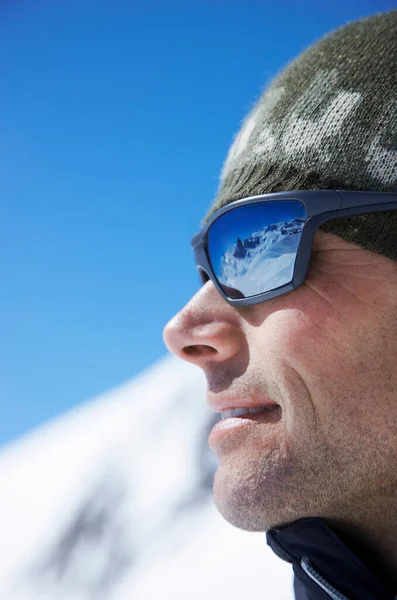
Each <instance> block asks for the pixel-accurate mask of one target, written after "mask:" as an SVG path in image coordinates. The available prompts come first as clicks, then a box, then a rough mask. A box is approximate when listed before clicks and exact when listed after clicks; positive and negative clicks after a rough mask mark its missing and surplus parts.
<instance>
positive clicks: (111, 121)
mask: <svg viewBox="0 0 397 600" xmlns="http://www.w3.org/2000/svg"><path fill="white" fill-rule="evenodd" d="M392 7H395V3H394V2H391V1H388V2H386V1H382V0H376V1H372V2H371V1H365V0H360V1H356V2H355V1H352V0H345V1H344V2H338V1H335V2H327V3H322V2H310V1H304V0H302V1H300V2H296V1H292V0H290V1H287V0H285V1H284V0H280V1H279V2H273V1H270V0H268V1H266V0H262V1H261V2H259V1H254V0H252V1H250V0H245V1H244V2H243V1H242V0H241V1H239V2H236V1H233V0H228V1H226V0H224V1H222V0H217V1H215V0H213V1H212V2H210V1H204V0H202V1H198V0H197V1H195V0H192V1H191V2H150V1H145V2H143V0H142V1H141V2H131V0H130V1H122V0H112V2H110V1H104V0H96V1H95V2H88V1H84V2H82V1H81V0H57V1H56V2H51V1H50V0H47V1H44V0H35V2H29V1H28V0H25V1H22V0H20V1H16V2H11V0H8V1H6V0H4V1H3V2H0V54H1V56H2V61H1V63H0V81H1V98H2V102H1V106H2V110H1V113H2V114H1V134H0V152H1V162H0V170H1V178H0V180H1V187H2V190H1V200H0V202H1V204H0V214H1V258H2V260H1V261H0V276H1V291H2V293H1V296H0V309H1V310H0V327H1V338H0V398H1V420H0V444H4V443H6V442H8V441H11V440H12V439H14V438H16V437H17V436H18V435H21V434H22V433H24V432H26V431H28V430H29V429H31V428H32V427H34V426H36V425H38V424H40V423H42V422H44V421H46V420H47V419H49V418H51V417H54V416H55V415H58V414H60V413H62V412H64V411H65V410H67V409H69V408H71V407H72V406H74V405H76V404H78V403H80V402H82V401H84V400H87V399H89V398H91V397H93V396H95V395H97V394H99V393H101V392H103V391H105V390H107V389H108V388H111V387H113V386H115V385H118V384H120V383H122V382H123V381H125V380H127V379H129V378H131V377H132V376H134V375H136V374H137V373H138V372H139V371H140V370H142V369H143V368H145V367H146V366H148V365H150V364H151V363H152V362H154V361H155V360H157V359H158V358H160V357H161V356H163V355H164V353H165V348H164V346H163V342H162V336H161V332H162V328H163V326H164V324H165V323H166V322H167V320H168V319H169V318H170V317H171V316H172V315H173V314H174V312H175V311H177V310H178V308H180V307H181V306H182V305H183V304H184V303H185V302H186V301H187V300H188V298H189V297H190V296H191V295H192V294H193V293H194V292H195V290H196V289H197V287H198V276H197V274H196V272H195V268H194V262H193V255H192V253H191V251H190V249H189V246H190V238H191V236H192V235H193V234H194V233H196V232H197V231H198V229H199V227H200V222H201V219H202V217H203V216H204V214H205V212H206V210H207V209H208V207H209V205H210V204H211V202H212V199H213V198H214V195H215V193H216V189H217V185H218V176H219V172H220V169H221V166H222V163H223V161H224V159H225V156H226V152H227V149H228V146H229V145H230V143H231V141H232V138H233V136H234V135H235V134H236V133H237V131H238V129H239V125H240V123H241V121H242V119H243V118H244V116H245V115H246V114H247V112H248V111H249V109H250V108H251V106H252V105H253V103H254V102H255V101H256V100H257V99H258V97H259V96H260V93H261V91H262V89H263V87H264V85H265V84H266V83H267V82H269V80H270V79H271V78H272V77H273V76H274V75H275V74H276V72H277V71H278V70H279V69H280V68H282V67H283V66H284V65H285V64H286V62H288V61H289V60H291V59H292V58H293V57H294V56H296V55H297V54H298V53H299V52H300V51H301V50H303V49H304V48H306V47H307V46H308V45H310V44H311V43H312V42H313V41H315V40H316V39H318V38H319V37H321V36H322V35H323V34H324V33H326V32H328V31H330V30H331V29H333V28H335V27H337V26H339V25H342V24H344V23H345V22H346V21H348V20H353V19H356V18H359V17H361V16H364V15H369V14H373V13H375V12H379V11H381V10H386V9H388V8H392Z"/></svg>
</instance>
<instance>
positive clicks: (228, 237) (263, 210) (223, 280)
mask: <svg viewBox="0 0 397 600" xmlns="http://www.w3.org/2000/svg"><path fill="white" fill-rule="evenodd" d="M305 218H306V215H305V207H304V205H303V204H302V203H301V202H298V201H283V202H281V201H279V202H266V203H263V204H260V203H256V204H248V205H245V206H241V207H239V208H234V209H232V210H230V211H229V212H227V213H225V214H224V215H222V216H220V217H219V218H218V219H217V220H216V221H214V223H213V224H212V225H211V227H210V229H209V231H208V253H209V260H210V262H211V266H212V268H213V270H214V273H215V275H216V277H217V279H218V281H219V284H220V285H221V287H222V289H223V291H224V292H225V294H226V295H227V296H228V297H229V298H248V297H250V296H256V295H257V294H262V293H263V292H268V291H270V290H274V289H276V288H278V287H281V286H283V285H286V284H287V283H290V282H291V281H292V278H293V273H294V267H295V259H296V253H297V250H298V246H299V242H300V238H301V234H302V229H303V226H304V224H305Z"/></svg>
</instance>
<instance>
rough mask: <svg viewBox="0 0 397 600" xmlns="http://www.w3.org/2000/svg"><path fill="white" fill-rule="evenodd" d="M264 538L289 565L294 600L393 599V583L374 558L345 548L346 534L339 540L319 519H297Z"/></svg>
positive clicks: (395, 599)
mask: <svg viewBox="0 0 397 600" xmlns="http://www.w3.org/2000/svg"><path fill="white" fill-rule="evenodd" d="M266 537H267V543H268V545H269V546H270V547H271V548H272V550H273V551H274V552H275V553H276V554H277V556H279V557H280V558H282V559H283V560H286V561H288V562H289V563H291V564H292V565H293V570H294V592H295V599H296V600H330V598H331V599H332V600H397V583H396V580H394V583H393V582H392V581H390V580H389V579H388V577H387V576H386V575H385V574H384V573H383V570H382V566H381V565H380V564H378V563H377V561H376V559H375V558H374V556H372V555H371V554H370V552H369V551H366V550H363V546H362V544H357V543H356V544H354V543H352V544H350V545H348V542H349V540H348V539H347V538H346V534H343V539H342V534H341V533H340V532H339V533H336V531H335V529H332V528H331V527H330V526H329V525H328V524H327V523H326V522H325V521H323V520H322V519H319V518H314V517H313V518H305V519H299V520H298V521H294V522H293V523H291V524H289V525H286V526H285V527H282V528H280V529H271V530H269V531H268V532H267V533H266ZM352 548H354V551H353V550H352ZM357 549H359V555H360V556H358V554H357V552H356V551H357ZM394 586H395V587H394Z"/></svg>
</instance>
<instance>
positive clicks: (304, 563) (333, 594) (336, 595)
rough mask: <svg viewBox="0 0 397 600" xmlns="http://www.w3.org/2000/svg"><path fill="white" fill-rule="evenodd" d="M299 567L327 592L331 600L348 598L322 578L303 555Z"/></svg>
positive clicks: (346, 599)
mask: <svg viewBox="0 0 397 600" xmlns="http://www.w3.org/2000/svg"><path fill="white" fill-rule="evenodd" d="M301 567H302V569H303V570H304V572H305V573H306V575H307V576H308V577H310V579H312V580H313V581H314V582H315V583H317V585H318V586H319V587H320V588H321V589H322V590H324V592H325V593H326V594H328V596H329V597H330V598H332V600H349V598H348V597H347V596H345V595H344V594H341V592H338V590H337V589H336V588H334V586H333V585H331V584H330V583H328V581H327V580H326V579H324V577H322V576H321V575H320V574H319V573H317V571H316V570H315V569H314V568H313V566H312V564H311V562H310V560H309V559H308V557H307V556H304V557H303V558H302V559H301Z"/></svg>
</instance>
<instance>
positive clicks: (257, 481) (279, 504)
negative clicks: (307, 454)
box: [214, 468, 310, 531]
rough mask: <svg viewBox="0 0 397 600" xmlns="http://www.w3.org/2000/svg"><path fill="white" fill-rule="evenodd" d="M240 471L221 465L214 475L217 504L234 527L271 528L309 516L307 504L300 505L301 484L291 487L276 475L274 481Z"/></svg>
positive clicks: (258, 529) (251, 529)
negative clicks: (283, 483)
mask: <svg viewBox="0 0 397 600" xmlns="http://www.w3.org/2000/svg"><path fill="white" fill-rule="evenodd" d="M234 475H237V474H236V473H235V474H234ZM238 475H239V476H233V473H230V471H229V470H226V469H222V468H218V470H217V472H216V474H215V479H214V500H215V505H216V507H217V509H218V510H219V512H220V513H221V515H222V516H223V517H224V519H226V521H228V522H229V523H231V524H232V525H234V526H235V527H238V528H239V529H244V530H245V531H268V530H269V529H273V528H275V527H281V526H283V525H287V524H288V523H291V522H293V521H296V520H297V519H300V518H303V517H307V516H310V515H309V514H308V511H307V504H306V503H305V506H303V505H302V506H300V505H299V500H300V501H301V502H302V488H300V489H299V490H293V489H288V486H287V487H286V486H282V485H281V482H280V480H276V479H277V478H276V479H274V480H273V481H271V477H269V476H267V477H266V478H263V476H262V477H261V476H260V475H258V474H257V473H252V472H250V471H249V470H247V471H246V472H245V473H244V474H241V473H240V474H238ZM297 493H298V496H297ZM297 498H298V499H299V500H298V503H297V502H296V500H297Z"/></svg>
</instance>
